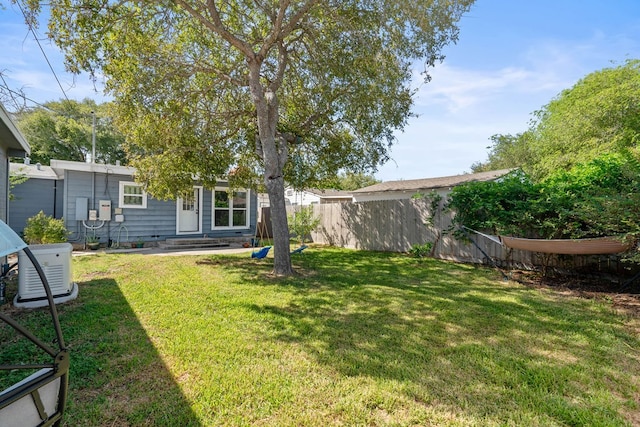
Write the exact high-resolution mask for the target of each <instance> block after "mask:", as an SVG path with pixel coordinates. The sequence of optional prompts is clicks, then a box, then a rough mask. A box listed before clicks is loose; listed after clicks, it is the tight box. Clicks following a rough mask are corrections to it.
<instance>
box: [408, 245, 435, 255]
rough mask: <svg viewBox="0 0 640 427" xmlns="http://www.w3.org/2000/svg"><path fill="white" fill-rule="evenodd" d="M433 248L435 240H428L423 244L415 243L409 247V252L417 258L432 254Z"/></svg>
mask: <svg viewBox="0 0 640 427" xmlns="http://www.w3.org/2000/svg"><path fill="white" fill-rule="evenodd" d="M432 249H433V242H427V243H425V244H422V245H413V246H412V247H411V249H409V254H411V255H412V256H414V257H416V258H424V257H428V256H430V255H431V250H432Z"/></svg>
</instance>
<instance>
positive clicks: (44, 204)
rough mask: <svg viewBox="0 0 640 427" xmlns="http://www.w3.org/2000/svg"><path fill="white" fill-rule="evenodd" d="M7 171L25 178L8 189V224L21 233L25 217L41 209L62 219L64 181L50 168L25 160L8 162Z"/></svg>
mask: <svg viewBox="0 0 640 427" xmlns="http://www.w3.org/2000/svg"><path fill="white" fill-rule="evenodd" d="M9 172H10V175H11V176H13V177H17V178H25V179H26V181H23V182H21V183H20V184H18V185H15V186H14V187H13V188H12V189H11V198H10V200H9V211H10V213H11V214H10V215H9V221H8V222H7V224H9V227H11V228H12V229H13V230H14V231H15V232H16V233H18V234H20V233H21V232H22V231H23V230H24V227H25V225H26V223H27V219H28V218H31V217H32V216H34V215H36V214H37V213H38V212H40V211H42V212H44V213H45V214H46V215H48V216H52V217H54V218H62V201H63V190H64V187H63V182H62V178H61V177H59V176H58V175H57V174H56V173H55V171H54V170H53V169H51V167H49V166H43V165H40V164H39V163H38V164H30V163H29V162H28V160H27V159H25V163H11V164H10V165H9Z"/></svg>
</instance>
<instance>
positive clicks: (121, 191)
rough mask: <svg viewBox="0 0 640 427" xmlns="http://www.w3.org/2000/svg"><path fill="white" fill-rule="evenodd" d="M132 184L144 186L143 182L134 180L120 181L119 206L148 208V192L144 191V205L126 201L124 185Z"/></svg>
mask: <svg viewBox="0 0 640 427" xmlns="http://www.w3.org/2000/svg"><path fill="white" fill-rule="evenodd" d="M125 185H132V186H136V187H142V185H141V184H139V183H137V182H133V181H120V182H119V191H118V207H120V208H126V209H146V208H147V192H146V191H144V190H143V191H142V205H129V204H125V203H124V196H125V194H124V186H125Z"/></svg>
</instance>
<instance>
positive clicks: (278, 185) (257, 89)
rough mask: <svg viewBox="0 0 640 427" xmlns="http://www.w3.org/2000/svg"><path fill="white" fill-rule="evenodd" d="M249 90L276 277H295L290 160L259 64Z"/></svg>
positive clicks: (275, 103) (251, 73)
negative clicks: (287, 197) (288, 202)
mask: <svg viewBox="0 0 640 427" xmlns="http://www.w3.org/2000/svg"><path fill="white" fill-rule="evenodd" d="M249 87H250V90H251V94H252V96H253V101H254V104H255V106H256V111H257V119H258V120H257V121H258V140H257V141H256V144H257V146H256V150H257V151H258V154H259V155H260V157H262V161H263V165H264V184H265V187H266V188H267V194H268V195H269V204H270V206H271V225H272V228H273V246H274V264H273V273H274V274H275V275H279V276H289V275H292V274H293V267H292V266H291V254H290V253H289V225H288V224H287V210H286V206H285V201H284V165H285V163H286V162H287V158H288V156H289V150H288V147H287V141H286V140H285V138H284V137H282V136H281V135H279V134H277V130H276V127H277V125H278V119H279V108H278V98H277V96H276V94H275V92H273V91H272V90H271V89H266V90H265V89H264V88H263V87H262V85H261V84H260V63H259V61H258V60H253V61H249Z"/></svg>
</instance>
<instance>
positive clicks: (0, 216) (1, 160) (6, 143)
mask: <svg viewBox="0 0 640 427" xmlns="http://www.w3.org/2000/svg"><path fill="white" fill-rule="evenodd" d="M29 150H30V147H29V144H28V143H27V141H26V140H25V139H24V136H22V134H21V133H20V132H19V131H18V128H17V127H16V125H15V123H13V120H11V117H10V116H9V113H8V112H7V110H6V109H5V108H4V106H3V105H2V104H0V220H2V221H5V222H7V220H8V218H9V159H10V158H11V157H24V156H25V155H26V154H29Z"/></svg>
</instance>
